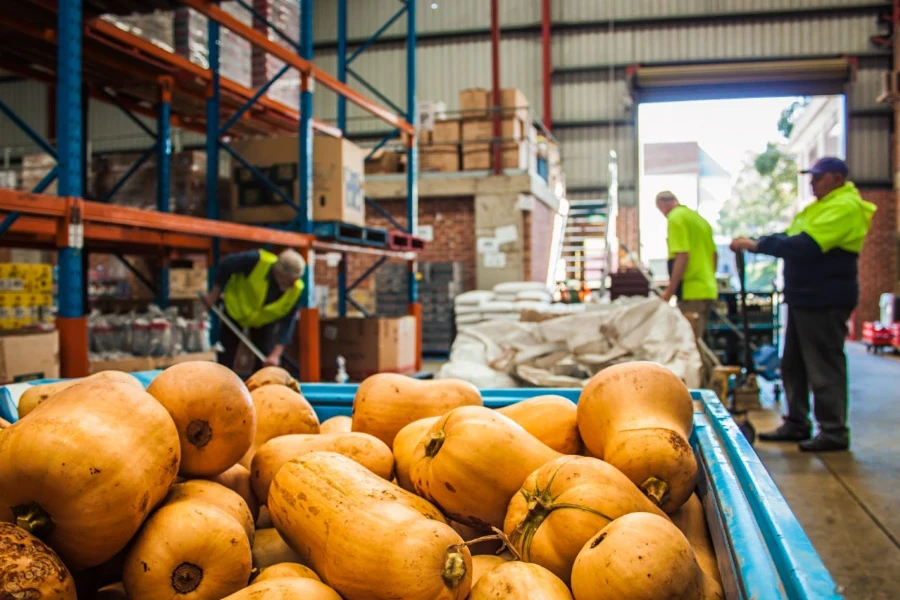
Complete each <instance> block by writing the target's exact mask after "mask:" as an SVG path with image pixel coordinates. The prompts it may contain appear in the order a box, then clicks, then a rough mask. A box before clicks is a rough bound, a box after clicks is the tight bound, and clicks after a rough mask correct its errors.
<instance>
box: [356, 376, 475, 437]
mask: <svg viewBox="0 0 900 600" xmlns="http://www.w3.org/2000/svg"><path fill="white" fill-rule="evenodd" d="M482 405H483V402H482V400H481V392H479V391H478V388H476V387H475V386H474V385H472V384H471V383H468V382H466V381H460V380H458V379H435V380H432V381H428V380H420V379H414V378H412V377H407V376H405V375H397V374H396V373H379V374H378V375H372V376H371V377H369V378H367V379H366V380H365V381H363V382H362V383H361V384H359V388H357V390H356V396H354V398H353V431H360V432H362V433H369V434H372V435H374V436H375V437H377V438H378V439H380V440H381V441H382V442H384V443H385V444H387V445H388V446H389V447H393V444H394V436H396V435H397V432H398V431H400V430H401V429H402V428H403V426H404V425H408V424H409V423H412V422H413V421H418V420H419V419H424V418H426V417H439V416H441V415H443V414H446V413H448V412H449V411H451V410H452V409H454V408H457V407H459V406H482Z"/></svg>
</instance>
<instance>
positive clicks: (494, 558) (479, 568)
mask: <svg viewBox="0 0 900 600" xmlns="http://www.w3.org/2000/svg"><path fill="white" fill-rule="evenodd" d="M508 560H509V559H508V558H506V557H504V556H499V555H497V554H473V555H472V591H474V590H475V586H476V585H477V584H478V580H479V579H481V576H482V575H484V574H485V573H487V572H488V571H490V570H491V569H493V568H494V567H499V566H500V565H502V564H503V563H505V562H507V561H508ZM469 597H470V598H471V597H472V592H469Z"/></svg>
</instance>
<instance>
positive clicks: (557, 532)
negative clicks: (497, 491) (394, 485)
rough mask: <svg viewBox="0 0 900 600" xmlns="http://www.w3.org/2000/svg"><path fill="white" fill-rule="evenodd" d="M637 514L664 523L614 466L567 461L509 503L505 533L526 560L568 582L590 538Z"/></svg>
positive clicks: (551, 466)
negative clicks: (651, 515) (628, 514)
mask: <svg viewBox="0 0 900 600" xmlns="http://www.w3.org/2000/svg"><path fill="white" fill-rule="evenodd" d="M638 511H643V512H649V513H654V514H657V515H661V516H663V517H664V518H665V513H663V512H662V511H661V510H659V509H658V508H657V507H656V506H655V505H654V504H653V502H651V501H650V500H649V499H648V498H647V497H646V496H644V495H643V494H642V493H641V491H640V490H639V489H637V487H636V486H635V485H634V484H633V483H631V481H630V480H629V479H628V478H627V477H625V476H624V475H622V474H621V473H620V472H619V471H617V470H616V469H615V468H614V467H612V466H610V465H609V464H607V463H605V462H603V461H602V460H599V459H596V458H587V457H584V456H564V457H562V458H558V459H556V460H554V461H552V462H548V463H547V464H545V465H544V466H542V467H541V468H540V469H538V470H537V471H535V472H534V473H532V474H531V475H529V476H528V479H526V480H525V483H524V484H523V486H522V489H521V490H519V492H518V493H517V494H516V495H515V496H514V497H513V499H512V501H511V502H510V503H509V508H508V511H507V514H506V522H505V523H504V525H503V529H504V532H505V533H506V535H507V536H509V537H510V539H511V541H512V542H513V545H514V546H515V547H516V549H517V550H518V551H519V553H520V554H521V555H522V558H523V560H526V561H528V562H533V563H537V564H539V565H541V566H542V567H545V568H547V569H549V570H550V571H552V572H553V573H554V574H555V575H556V576H557V577H559V578H560V579H562V580H563V581H564V582H566V583H568V582H569V579H570V576H571V572H572V563H574V562H575V557H576V556H578V553H579V552H580V551H581V548H582V547H583V546H584V544H585V542H586V541H587V540H588V538H590V537H591V535H593V534H594V533H596V532H597V531H599V530H600V529H602V528H603V527H606V525H608V524H609V523H610V522H611V521H612V520H613V519H616V518H618V517H620V516H622V515H624V514H627V513H632V512H638Z"/></svg>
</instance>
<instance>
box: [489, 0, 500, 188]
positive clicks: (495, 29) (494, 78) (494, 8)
mask: <svg viewBox="0 0 900 600" xmlns="http://www.w3.org/2000/svg"><path fill="white" fill-rule="evenodd" d="M499 5H500V0H491V106H492V107H493V108H492V110H493V113H492V114H493V121H494V130H493V135H492V137H493V138H494V139H493V141H492V142H491V144H492V145H491V147H492V148H493V152H494V173H495V174H497V175H499V174H500V173H502V172H503V143H502V141H501V140H500V136H501V135H502V134H501V130H500V6H499Z"/></svg>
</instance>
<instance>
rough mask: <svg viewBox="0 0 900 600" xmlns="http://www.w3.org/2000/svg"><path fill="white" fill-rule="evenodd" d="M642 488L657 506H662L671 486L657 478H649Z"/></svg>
mask: <svg viewBox="0 0 900 600" xmlns="http://www.w3.org/2000/svg"><path fill="white" fill-rule="evenodd" d="M640 487H641V491H642V492H644V494H646V495H647V497H648V498H650V500H652V501H653V503H654V504H655V505H657V506H661V505H662V503H663V502H665V500H666V497H668V495H669V484H668V483H666V482H665V481H663V480H662V479H659V478H657V477H648V478H647V480H646V481H645V482H644V483H642V484H641V486H640Z"/></svg>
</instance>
